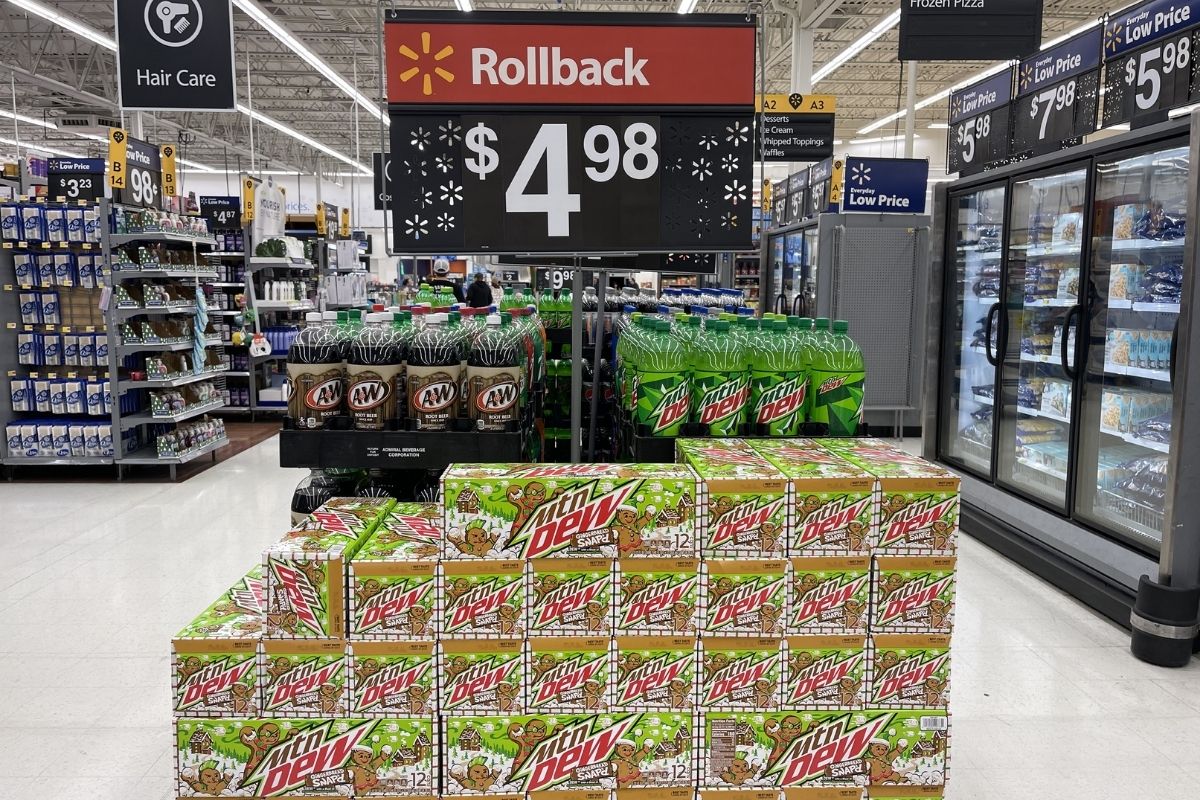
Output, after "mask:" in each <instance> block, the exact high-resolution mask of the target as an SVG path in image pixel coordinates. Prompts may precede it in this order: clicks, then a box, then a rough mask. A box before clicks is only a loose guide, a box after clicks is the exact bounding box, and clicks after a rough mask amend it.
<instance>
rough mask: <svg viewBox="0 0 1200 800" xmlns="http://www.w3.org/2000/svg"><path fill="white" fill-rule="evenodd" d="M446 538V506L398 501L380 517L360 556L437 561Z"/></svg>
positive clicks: (390, 559)
mask: <svg viewBox="0 0 1200 800" xmlns="http://www.w3.org/2000/svg"><path fill="white" fill-rule="evenodd" d="M444 539H445V537H444V534H443V532H442V510H441V508H440V507H439V506H438V505H437V504H436V503H396V504H395V505H394V506H393V507H392V509H391V510H390V511H388V512H387V513H386V514H384V515H383V517H382V518H381V519H380V520H379V525H378V526H377V527H376V529H375V533H373V534H371V538H370V539H368V540H367V541H366V543H365V544H363V546H362V549H361V550H360V551H359V557H360V558H364V557H365V558H378V559H384V560H389V561H430V560H433V561H436V560H437V558H438V556H439V555H441V549H442V543H443V541H444Z"/></svg>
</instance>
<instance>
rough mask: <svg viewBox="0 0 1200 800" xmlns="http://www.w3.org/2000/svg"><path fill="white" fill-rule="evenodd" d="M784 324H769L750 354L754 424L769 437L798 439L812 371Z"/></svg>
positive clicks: (751, 406) (804, 413) (776, 320)
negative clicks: (810, 371) (808, 369)
mask: <svg viewBox="0 0 1200 800" xmlns="http://www.w3.org/2000/svg"><path fill="white" fill-rule="evenodd" d="M787 328H788V325H787V323H786V322H784V321H783V320H778V319H772V320H765V321H764V322H763V323H762V326H761V330H760V333H759V335H758V336H757V337H755V339H754V342H753V347H752V349H751V351H750V421H751V422H752V423H753V424H755V425H759V426H762V427H763V428H764V429H765V430H762V432H763V433H765V434H766V435H768V436H795V435H797V434H798V433H799V432H800V425H801V424H802V423H803V422H804V421H805V416H806V412H807V405H808V402H807V401H808V393H809V383H808V371H807V364H806V363H805V360H804V353H803V350H802V349H801V347H800V343H799V341H798V340H797V339H796V337H794V336H792V335H791V334H790V333H789V332H788V329H787Z"/></svg>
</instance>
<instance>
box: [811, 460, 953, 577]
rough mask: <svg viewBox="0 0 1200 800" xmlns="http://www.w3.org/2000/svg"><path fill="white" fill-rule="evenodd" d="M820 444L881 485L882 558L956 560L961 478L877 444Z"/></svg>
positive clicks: (877, 541) (878, 542)
mask: <svg viewBox="0 0 1200 800" xmlns="http://www.w3.org/2000/svg"><path fill="white" fill-rule="evenodd" d="M821 444H822V446H824V447H825V448H826V449H828V450H830V451H831V452H833V453H835V454H837V455H838V456H839V457H840V458H843V459H845V460H846V461H848V462H850V463H852V464H855V465H857V466H860V467H862V468H863V469H865V470H866V471H868V472H870V473H871V474H872V475H874V476H875V477H876V479H877V480H878V489H877V492H878V496H879V525H878V532H877V534H876V537H875V549H876V551H877V552H879V553H881V554H884V555H890V554H896V555H905V554H913V555H925V554H929V555H953V554H954V551H955V549H956V547H957V536H958V514H959V484H960V481H959V479H958V477H957V476H955V475H954V474H953V473H951V472H948V471H947V470H945V469H943V468H942V467H939V466H937V465H936V464H930V463H929V462H928V461H925V460H924V459H922V458H918V457H917V456H913V455H909V454H908V453H905V452H904V451H903V450H900V449H899V448H897V447H894V446H893V445H891V444H888V443H887V442H882V441H880V440H878V439H847V440H834V439H828V440H822V441H821Z"/></svg>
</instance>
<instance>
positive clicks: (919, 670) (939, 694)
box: [867, 634, 950, 708]
mask: <svg viewBox="0 0 1200 800" xmlns="http://www.w3.org/2000/svg"><path fill="white" fill-rule="evenodd" d="M949 699H950V637H949V636H926V635H921V634H907V635H906V634H881V635H879V636H876V637H874V638H873V640H872V642H871V685H870V687H869V691H868V694H867V704H868V705H870V706H872V707H875V708H940V707H943V706H946V705H947V704H948V703H949Z"/></svg>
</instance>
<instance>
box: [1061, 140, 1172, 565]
mask: <svg viewBox="0 0 1200 800" xmlns="http://www.w3.org/2000/svg"><path fill="white" fill-rule="evenodd" d="M1188 166H1189V165H1188V150H1187V148H1186V147H1176V148H1173V149H1168V150H1161V151H1158V152H1154V153H1146V154H1144V155H1138V156H1132V157H1129V158H1124V159H1120V160H1112V161H1101V162H1099V163H1097V165H1096V172H1097V178H1096V199H1095V206H1094V210H1093V218H1094V228H1095V234H1094V244H1093V248H1092V269H1091V271H1090V274H1091V281H1092V291H1093V293H1094V298H1093V302H1092V308H1091V318H1090V319H1089V321H1088V326H1089V328H1090V337H1091V338H1090V342H1089V345H1090V347H1089V350H1088V359H1087V380H1086V382H1085V385H1084V388H1083V397H1082V398H1081V399H1082V405H1081V410H1080V423H1081V425H1082V427H1081V429H1080V436H1079V469H1078V471H1077V473H1076V481H1077V483H1076V493H1077V498H1078V499H1077V501H1076V503H1075V515H1076V516H1077V517H1079V518H1080V519H1082V520H1086V521H1087V522H1089V523H1091V524H1092V525H1094V526H1096V527H1098V528H1100V529H1101V530H1105V531H1108V532H1109V533H1111V534H1113V535H1115V536H1117V537H1118V538H1121V539H1123V540H1125V541H1127V542H1129V543H1131V544H1134V545H1136V546H1139V547H1141V548H1142V549H1145V550H1148V551H1151V552H1157V551H1158V549H1159V547H1160V545H1161V544H1162V530H1163V504H1164V500H1165V498H1166V478H1167V474H1166V470H1167V455H1168V453H1169V452H1170V449H1171V444H1172V437H1171V399H1172V398H1171V379H1172V374H1171V354H1172V353H1173V351H1174V347H1173V343H1172V338H1173V336H1174V333H1175V325H1176V321H1177V320H1178V318H1179V297H1180V291H1181V289H1182V287H1183V280H1184V274H1183V253H1184V249H1183V245H1184V234H1185V233H1186V221H1187V213H1188V208H1187V179H1188Z"/></svg>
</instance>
